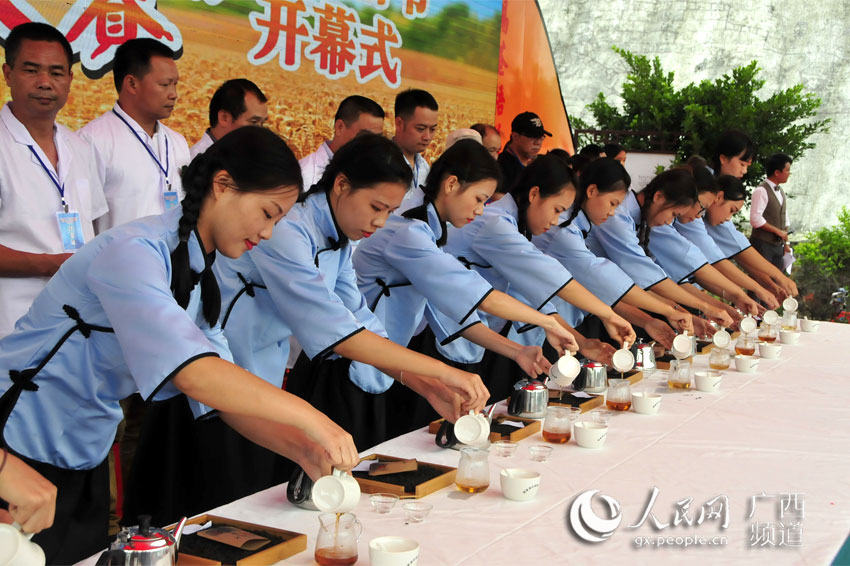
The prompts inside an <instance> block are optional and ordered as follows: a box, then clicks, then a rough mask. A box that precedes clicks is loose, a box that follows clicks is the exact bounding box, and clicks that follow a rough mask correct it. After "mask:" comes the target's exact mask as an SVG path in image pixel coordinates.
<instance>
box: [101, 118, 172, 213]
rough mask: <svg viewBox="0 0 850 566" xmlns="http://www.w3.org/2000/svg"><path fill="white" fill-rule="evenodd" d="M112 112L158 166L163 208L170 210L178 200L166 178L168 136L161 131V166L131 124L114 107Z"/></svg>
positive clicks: (168, 157) (168, 165)
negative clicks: (163, 185) (163, 155)
mask: <svg viewBox="0 0 850 566" xmlns="http://www.w3.org/2000/svg"><path fill="white" fill-rule="evenodd" d="M112 113H113V114H115V115H116V116H118V118H119V119H120V120H121V121H122V122H124V125H125V126H127V129H129V130H130V133H132V134H133V135H134V136H136V139H137V140H139V143H140V144H142V147H144V148H145V150H146V151H147V152H148V155H150V156H151V159H153V162H154V163H156V166H157V167H159V170H160V172H162V177H163V179H165V190H164V191H163V192H162V199H163V201H164V204H165V210H171V209H172V208H174V207H175V206H177V205H178V204H179V202H180V200H179V198H178V195H177V191H172V190H171V181H169V180H168V169H169V167H170V163H169V159H170V156H169V153H168V136H167V135H166V134H164V133H163V136H164V137H165V167H163V166H162V162H160V160H159V158H158V157H157V156H156V154H155V153H154V152H153V150H152V149H151V148H150V146H148V144H146V143H145V141H144V140H143V139H142V138H141V137H140V136H139V134H138V133H136V130H134V129H133V126H131V125H130V124H129V122H127V120H125V119H124V116H122V115H121V114H119V113H118V112H116V111H115V109H114V108H113V109H112Z"/></svg>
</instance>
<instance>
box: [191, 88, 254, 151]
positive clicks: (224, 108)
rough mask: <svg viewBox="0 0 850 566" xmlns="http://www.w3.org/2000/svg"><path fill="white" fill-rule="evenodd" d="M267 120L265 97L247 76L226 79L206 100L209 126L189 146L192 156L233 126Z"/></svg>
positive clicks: (239, 126)
mask: <svg viewBox="0 0 850 566" xmlns="http://www.w3.org/2000/svg"><path fill="white" fill-rule="evenodd" d="M268 119H269V107H268V98H266V95H265V94H264V93H263V91H262V90H260V87H258V86H257V85H255V84H254V83H252V82H251V81H249V80H248V79H230V80H228V81H225V82H224V84H222V85H221V86H220V87H218V88H217V89H216V91H215V92H214V93H213V95H212V98H211V99H210V127H209V128H207V131H206V132H204V135H203V136H201V139H200V140H198V143H196V144H195V145H193V146H192V149H191V150H190V152H191V154H192V159H195V156H196V155H198V154H199V153H203V152H205V151H206V150H207V149H209V147H210V146H211V145H212V144H214V143H215V142H216V141H218V140H220V139H221V138H223V137H224V136H225V135H227V134H228V133H230V132H232V131H233V130H235V129H236V128H241V127H243V126H262V125H263V124H265V123H266V122H267V121H268Z"/></svg>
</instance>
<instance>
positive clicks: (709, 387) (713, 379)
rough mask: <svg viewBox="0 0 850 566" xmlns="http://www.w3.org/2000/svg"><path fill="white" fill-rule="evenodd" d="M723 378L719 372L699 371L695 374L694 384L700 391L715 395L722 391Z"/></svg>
mask: <svg viewBox="0 0 850 566" xmlns="http://www.w3.org/2000/svg"><path fill="white" fill-rule="evenodd" d="M722 380H723V376H722V375H721V374H720V372H719V371H698V372H695V373H694V383H696V386H697V389H698V390H699V391H705V392H706V393H713V392H715V391H717V390H718V389H720V382H721V381H722Z"/></svg>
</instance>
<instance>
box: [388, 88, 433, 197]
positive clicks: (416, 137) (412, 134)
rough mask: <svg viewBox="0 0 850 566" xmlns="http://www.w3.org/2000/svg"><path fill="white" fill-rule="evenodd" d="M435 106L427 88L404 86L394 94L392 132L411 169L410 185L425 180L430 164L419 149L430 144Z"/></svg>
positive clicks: (415, 184) (416, 185)
mask: <svg viewBox="0 0 850 566" xmlns="http://www.w3.org/2000/svg"><path fill="white" fill-rule="evenodd" d="M439 108H440V107H439V106H438V105H437V101H436V100H435V99H434V97H433V96H432V95H431V93H430V92H427V91H424V90H419V89H412V88H411V89H408V90H405V91H403V92H400V93H398V94H397V95H396V97H395V135H394V136H393V141H394V142H395V143H397V144H398V146H399V147H400V148H401V152H402V153H403V154H404V159H405V160H406V161H407V164H408V165H410V168H411V169H412V170H413V182H411V183H410V188H411V189H416V188H418V187H420V186H422V185H424V184H425V179H427V178H428V172H429V171H430V170H431V166H430V165H428V162H427V161H425V158H424V157H422V153H423V152H424V151H425V150H426V149H428V146H429V145H431V141H432V140H433V139H434V134H435V133H436V131H437V123H438V119H439V112H438V111H439Z"/></svg>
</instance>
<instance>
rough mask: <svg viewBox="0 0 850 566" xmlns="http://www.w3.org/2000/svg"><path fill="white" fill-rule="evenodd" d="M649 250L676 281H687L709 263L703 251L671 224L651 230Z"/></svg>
mask: <svg viewBox="0 0 850 566" xmlns="http://www.w3.org/2000/svg"><path fill="white" fill-rule="evenodd" d="M649 252H650V253H651V254H652V255H653V257H654V258H655V262H656V263H657V264H658V265H660V266H661V267H662V269H664V271H666V272H667V274H668V275H669V276H670V279H672V280H673V281H675V282H676V283H685V282H686V281H687V279H688V278H689V277H690V276H691V275H693V274H694V272H695V271H696V270H698V269H699V268H701V267H703V266H705V265H708V260H707V259H706V257H705V255H703V253H702V251H701V250H700V249H699V248H698V247H697V246H695V245H694V244H692V243H691V242H690V240H688V239H687V238H685V237H684V236H683V235H682V234H680V233H679V232H678V231H677V230H676V229H675V228H674V227H673V226H671V225H670V224H665V225H664V226H655V227H653V228H652V229H651V230H650V231H649Z"/></svg>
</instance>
